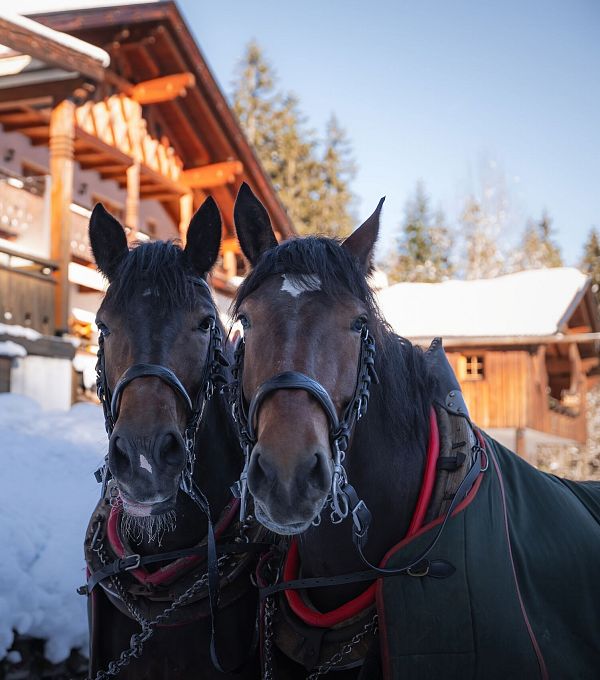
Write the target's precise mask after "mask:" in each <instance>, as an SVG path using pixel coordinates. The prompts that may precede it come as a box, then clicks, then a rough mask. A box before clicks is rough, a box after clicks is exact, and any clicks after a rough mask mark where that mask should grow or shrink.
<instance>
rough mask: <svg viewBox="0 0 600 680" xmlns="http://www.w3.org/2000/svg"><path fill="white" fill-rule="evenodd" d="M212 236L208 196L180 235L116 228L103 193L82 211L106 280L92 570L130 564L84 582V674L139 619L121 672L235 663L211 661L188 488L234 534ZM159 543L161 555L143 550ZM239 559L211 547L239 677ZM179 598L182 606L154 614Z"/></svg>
mask: <svg viewBox="0 0 600 680" xmlns="http://www.w3.org/2000/svg"><path fill="white" fill-rule="evenodd" d="M220 240H221V219H220V215H219V211H218V209H217V206H216V204H215V203H214V202H213V201H212V199H208V200H207V201H206V202H205V203H204V205H203V206H202V207H201V208H200V209H199V210H198V212H197V213H196V214H195V215H194V217H193V219H192V221H191V224H190V226H189V230H188V233H187V245H186V247H185V248H184V249H182V248H180V247H179V246H178V245H177V244H174V243H168V242H155V243H148V244H142V245H139V246H137V247H135V248H133V249H129V248H128V246H127V241H126V238H125V232H124V230H123V228H122V227H121V225H120V224H119V223H118V222H117V221H116V220H115V219H114V218H113V217H112V216H111V215H109V214H108V213H107V212H106V211H105V210H104V208H103V207H102V206H97V207H96V208H95V210H94V212H93V214H92V217H91V221H90V242H91V244H92V250H93V253H94V257H95V259H96V263H97V265H98V268H99V269H100V271H101V272H102V273H103V274H104V275H105V276H106V277H107V278H108V280H109V282H110V285H109V287H108V290H107V293H106V296H105V298H104V301H103V302H102V305H101V307H100V309H99V311H98V315H97V324H98V328H99V330H100V333H101V357H100V361H99V386H100V393H101V396H102V398H103V402H104V406H105V414H106V417H107V428H108V431H109V435H110V439H109V454H108V471H109V472H108V477H110V481H108V480H107V484H106V491H105V494H104V498H103V499H102V500H101V502H100V503H99V505H98V507H97V509H96V511H95V513H94V516H93V517H92V520H91V522H90V529H89V531H88V536H87V538H86V558H87V560H88V565H89V567H90V570H91V571H92V572H97V571H98V570H99V569H102V568H104V567H105V566H106V564H109V565H111V564H118V559H119V558H125V559H127V560H129V562H127V570H125V571H124V570H121V571H120V572H118V573H116V574H111V575H109V576H105V577H104V578H103V579H102V581H101V583H100V584H99V585H95V584H93V583H92V584H91V585H95V587H94V588H93V592H92V596H91V598H90V620H91V624H92V625H91V664H90V670H91V677H95V675H96V673H98V671H100V670H102V669H104V670H106V669H107V668H108V667H109V663H110V662H112V661H113V660H117V659H118V658H119V655H120V654H121V652H122V651H123V650H128V649H129V648H130V643H131V642H132V635H134V634H140V628H142V633H141V635H140V637H138V638H136V643H135V645H133V646H137V649H136V650H135V651H136V654H134V655H132V657H133V658H131V660H130V662H129V663H128V664H127V665H124V667H123V668H122V670H121V672H120V674H119V677H124V678H130V679H132V680H141V679H143V678H144V679H148V680H157V679H162V678H164V679H184V678H222V677H230V676H229V674H226V675H223V674H222V673H220V672H218V671H217V670H216V669H215V668H214V666H213V663H211V658H210V653H209V645H210V640H211V617H210V606H209V602H208V597H207V580H208V579H207V577H205V576H204V574H205V573H206V572H207V562H206V553H207V550H208V549H207V546H206V541H207V539H206V537H207V530H208V525H207V518H206V516H205V514H204V512H203V511H202V509H201V508H200V507H199V506H198V503H197V502H195V501H194V500H193V498H194V497H196V500H198V497H202V492H200V491H199V489H202V490H203V491H204V493H205V496H206V501H207V505H208V506H209V507H210V511H211V512H212V518H213V520H214V521H215V522H216V533H217V535H218V536H219V535H221V537H222V538H223V540H226V539H227V537H229V541H230V542H231V541H232V540H234V539H235V538H238V533H239V531H240V530H241V529H242V528H240V527H239V525H238V524H237V521H236V520H235V519H234V516H235V515H236V506H235V503H233V504H232V501H231V494H230V492H229V488H230V485H231V484H232V482H233V481H234V480H235V479H236V478H237V477H238V476H239V472H240V467H241V460H242V459H241V455H240V448H239V444H238V442H237V439H236V437H235V436H234V433H235V430H234V427H233V423H232V421H231V416H230V413H229V408H228V404H227V402H226V399H225V398H224V396H223V395H222V394H221V390H220V389H219V388H220V387H221V386H222V385H221V383H222V382H225V381H226V380H227V374H226V370H227V369H226V366H225V364H226V362H225V361H224V356H223V354H224V353H227V349H226V348H221V337H222V327H221V322H220V320H219V317H218V314H217V311H216V308H215V303H214V301H213V299H212V297H211V293H210V290H209V288H208V286H207V284H206V280H205V279H206V276H207V274H208V272H209V271H210V269H211V268H212V266H213V264H214V262H215V260H216V258H217V256H218V252H219V246H220ZM182 487H183V488H185V489H186V491H187V493H184V491H182ZM194 490H195V491H194ZM203 503H204V501H203ZM201 505H202V503H201ZM205 505H206V504H205ZM186 550H188V552H187V553H186V552H185V551H186ZM190 550H191V554H190ZM194 550H195V553H194ZM178 551H183V552H178ZM166 553H169V554H168V555H166V557H165V558H164V560H162V561H157V562H152V561H151V560H150V559H149V558H150V556H157V559H158V558H161V557H162V556H163V555H165V554H166ZM127 556H133V557H127ZM138 556H139V558H138ZM246 559H247V558H246V556H244V555H243V554H239V555H233V556H231V557H230V559H228V557H227V556H222V555H221V557H220V558H219V564H218V569H219V573H220V574H221V581H222V584H221V602H220V604H221V606H220V608H219V609H220V611H219V616H218V621H217V624H218V625H217V635H216V643H217V653H218V657H219V658H220V659H223V658H224V659H225V660H226V662H225V665H226V666H227V667H228V668H231V669H233V668H237V667H241V670H240V669H238V670H240V672H239V673H237V674H236V675H235V677H242V678H256V677H257V674H258V670H257V666H256V655H253V656H252V658H250V660H247V659H246V655H247V653H248V650H249V649H251V647H252V640H253V636H254V630H255V620H256V594H255V592H254V589H253V588H252V587H251V584H250V567H249V566H248V564H247V563H246V562H245V560H246ZM139 560H141V562H140V561H139ZM146 560H148V561H147V562H146ZM121 566H122V565H121ZM93 575H96V574H93ZM223 579H225V580H226V583H225V582H223ZM88 588H90V584H88ZM190 589H191V590H190ZM186 591H187V592H188V595H186ZM178 600H182V602H181V606H179V607H174V608H173V609H174V611H173V612H171V613H167V614H166V615H163V612H164V610H166V609H168V608H169V607H171V606H172V605H173V603H174V602H177V601H178ZM161 616H162V617H163V620H161V621H160V623H161V624H162V625H160V626H156V627H153V626H150V628H153V631H154V632H153V634H152V636H147V635H145V633H146V631H147V630H149V628H148V622H150V621H152V620H153V619H155V618H156V617H159V618H160V617H161ZM136 619H137V620H136ZM146 637H148V638H149V639H147V640H146ZM142 647H143V649H142ZM135 656H139V658H135ZM113 669H114V670H117V666H113ZM100 677H108V676H100ZM232 677H233V676H232Z"/></svg>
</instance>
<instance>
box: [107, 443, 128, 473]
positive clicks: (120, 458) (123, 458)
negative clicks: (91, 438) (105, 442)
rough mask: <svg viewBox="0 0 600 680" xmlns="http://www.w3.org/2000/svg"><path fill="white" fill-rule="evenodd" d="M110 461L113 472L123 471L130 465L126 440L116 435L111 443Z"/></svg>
mask: <svg viewBox="0 0 600 680" xmlns="http://www.w3.org/2000/svg"><path fill="white" fill-rule="evenodd" d="M109 463H110V467H111V468H112V469H113V472H117V473H119V472H120V473H123V472H124V471H125V470H126V469H127V468H128V467H129V464H130V462H129V453H128V451H127V445H126V442H125V441H124V440H123V439H122V438H120V437H114V438H113V439H112V440H111V442H110V445H109Z"/></svg>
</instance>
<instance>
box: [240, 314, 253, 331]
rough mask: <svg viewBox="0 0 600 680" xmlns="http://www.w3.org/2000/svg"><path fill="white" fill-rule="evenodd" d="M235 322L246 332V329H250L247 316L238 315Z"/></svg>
mask: <svg viewBox="0 0 600 680" xmlns="http://www.w3.org/2000/svg"><path fill="white" fill-rule="evenodd" d="M237 320H238V321H239V322H240V323H241V324H242V328H243V329H244V330H246V328H250V321H249V320H248V317H247V316H244V315H243V314H240V315H239V316H238V318H237Z"/></svg>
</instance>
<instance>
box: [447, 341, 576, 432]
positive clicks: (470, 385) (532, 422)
mask: <svg viewBox="0 0 600 680" xmlns="http://www.w3.org/2000/svg"><path fill="white" fill-rule="evenodd" d="M542 350H543V348H540V350H539V351H537V353H535V352H534V351H531V352H530V351H527V350H510V351H501V350H493V351H492V350H487V351H486V350H482V349H475V348H469V349H468V350H464V352H460V351H448V359H449V361H450V363H451V365H452V368H453V369H454V371H455V373H456V374H457V377H458V378H459V382H460V384H461V388H462V391H463V394H464V396H465V400H466V402H467V406H468V407H469V412H470V414H471V418H472V419H473V421H474V422H475V423H477V424H478V425H480V426H481V427H482V428H489V427H509V428H525V427H530V428H533V429H535V430H539V431H541V432H547V433H549V434H554V435H557V436H559V437H566V438H568V439H575V440H577V441H581V442H584V441H585V437H586V417H585V410H584V407H583V405H584V404H585V380H582V381H581V385H582V387H581V388H580V389H581V394H580V403H581V405H582V407H581V409H580V412H579V415H578V416H576V417H572V416H568V415H565V414H562V413H557V412H556V411H551V410H550V408H549V406H548V396H547V387H548V375H547V371H546V366H545V360H544V354H543V351H542ZM461 355H462V356H468V355H477V356H483V357H484V377H483V379H481V380H472V379H464V378H463V377H462V376H461V375H460V372H459V357H460V356H461Z"/></svg>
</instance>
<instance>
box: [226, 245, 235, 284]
mask: <svg viewBox="0 0 600 680" xmlns="http://www.w3.org/2000/svg"><path fill="white" fill-rule="evenodd" d="M223 270H224V271H225V276H226V277H227V278H228V279H231V278H232V277H234V276H237V258H236V256H235V252H234V251H233V250H224V251H223Z"/></svg>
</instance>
